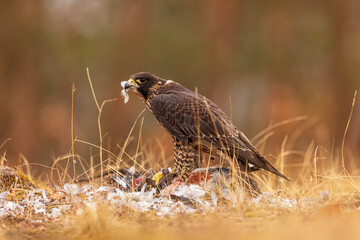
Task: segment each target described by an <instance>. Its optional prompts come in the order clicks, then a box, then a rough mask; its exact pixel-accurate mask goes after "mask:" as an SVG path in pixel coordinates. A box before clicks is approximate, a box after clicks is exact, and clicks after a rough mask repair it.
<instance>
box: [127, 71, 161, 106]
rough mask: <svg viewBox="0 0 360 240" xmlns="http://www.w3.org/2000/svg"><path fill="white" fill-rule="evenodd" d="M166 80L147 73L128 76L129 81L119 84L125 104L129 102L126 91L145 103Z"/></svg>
mask: <svg viewBox="0 0 360 240" xmlns="http://www.w3.org/2000/svg"><path fill="white" fill-rule="evenodd" d="M165 82H166V80H164V79H161V78H159V77H157V76H155V75H153V74H151V73H148V72H139V73H135V74H133V75H131V76H130V78H129V80H127V81H123V82H121V86H122V87H123V90H122V95H123V96H125V103H126V102H127V101H128V100H129V96H128V95H127V92H128V91H134V92H135V93H136V94H137V95H139V96H140V98H141V99H142V100H144V101H147V100H148V99H149V98H151V97H153V96H154V94H156V92H157V90H158V89H159V88H160V87H161V86H162V85H164V84H165Z"/></svg>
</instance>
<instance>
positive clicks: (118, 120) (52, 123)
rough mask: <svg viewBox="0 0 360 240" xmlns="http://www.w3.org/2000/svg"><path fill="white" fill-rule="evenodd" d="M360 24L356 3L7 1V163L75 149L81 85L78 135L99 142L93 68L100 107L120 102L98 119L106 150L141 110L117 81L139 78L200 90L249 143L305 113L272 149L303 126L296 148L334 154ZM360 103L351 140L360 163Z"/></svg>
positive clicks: (359, 70)
mask: <svg viewBox="0 0 360 240" xmlns="http://www.w3.org/2000/svg"><path fill="white" fill-rule="evenodd" d="M359 26H360V1H358V0H348V1H342V0H326V1H325V0H323V1H310V0H305V1H281V0H271V1H269V0H268V1H261V0H259V1H253V0H244V1H238V0H227V1H222V0H206V1H205V0H202V1H190V0H185V1H176V0H167V1H133V0H132V1H130V0H128V1H118V0H104V1H96V0H87V1H82V0H66V1H65V0H64V1H55V0H47V1H45V0H43V1H21V0H13V1H1V3H0V29H1V31H0V35H1V36H0V46H1V51H0V107H1V115H0V144H1V143H2V142H3V141H4V140H6V139H7V138H11V139H12V140H11V141H10V142H8V143H7V144H6V145H5V146H4V147H3V148H2V149H1V150H0V151H1V153H2V154H3V153H4V152H5V151H6V156H7V159H8V164H10V165H12V164H14V165H15V164H19V163H20V160H19V154H20V153H21V154H23V155H24V156H25V157H26V158H27V159H28V161H30V162H37V163H42V164H45V165H51V164H52V160H51V156H52V155H53V156H55V157H56V156H59V155H62V154H66V153H68V152H69V150H70V147H71V129H70V126H71V125H70V120H71V86H72V83H73V82H74V83H75V86H76V91H75V99H74V100H75V104H74V124H75V125H74V126H75V129H74V134H75V136H76V137H77V138H79V139H82V140H86V141H89V142H92V143H95V144H98V142H99V137H98V131H97V130H98V129H97V108H96V105H95V103H94V100H93V98H92V95H91V91H90V87H89V83H88V80H87V77H86V67H89V69H90V73H91V77H92V81H93V84H94V89H95V92H96V95H97V98H98V99H99V101H100V102H102V101H103V100H105V99H111V98H118V100H117V101H115V102H112V103H108V104H106V105H105V107H104V111H103V114H102V128H103V133H104V134H105V133H106V137H105V138H104V145H105V147H106V148H108V149H109V150H111V151H113V152H115V153H116V152H118V151H119V150H118V148H117V147H116V144H117V143H118V144H119V145H122V144H123V142H124V140H125V139H126V137H127V135H128V133H129V131H130V129H131V126H132V124H133V123H134V121H135V119H136V117H137V115H138V114H139V113H140V112H141V110H142V109H144V105H143V104H142V103H141V102H140V101H139V100H138V99H137V98H136V97H135V96H134V95H132V96H130V101H129V103H128V104H126V105H125V104H124V103H123V99H122V98H121V96H120V92H121V87H120V82H121V81H123V80H127V79H128V76H129V75H131V74H132V73H135V72H138V71H149V72H152V73H154V74H156V75H158V76H161V77H163V78H166V79H172V80H174V81H177V82H179V83H181V84H183V85H184V86H186V87H188V88H190V89H193V90H194V89H195V87H197V88H198V91H199V92H200V93H201V94H203V95H205V96H207V97H208V98H210V99H212V100H213V101H214V102H215V103H217V104H218V105H219V106H220V107H221V108H223V109H224V110H225V112H227V113H229V114H232V118H233V121H234V123H235V125H237V126H238V127H239V129H240V130H242V131H243V132H244V133H245V134H246V135H247V136H248V137H249V138H252V137H253V136H255V135H256V133H258V132H260V131H261V130H262V129H264V128H266V127H267V126H268V124H269V123H270V122H278V121H282V120H286V119H289V118H293V117H296V116H301V115H306V116H308V120H305V121H301V122H297V123H293V124H289V125H287V126H285V127H282V128H279V129H277V130H276V134H275V135H274V136H272V137H271V138H270V139H269V141H268V145H267V148H266V150H265V153H266V154H272V155H276V154H277V153H278V151H279V149H280V145H281V142H282V140H283V139H284V137H286V136H287V135H291V134H293V133H294V132H295V131H296V130H299V129H300V130H299V131H300V132H301V133H300V135H299V137H298V138H297V142H296V148H298V149H300V150H305V149H306V148H307V146H308V145H309V143H310V142H312V141H314V143H315V146H316V145H321V146H324V148H326V149H328V150H329V151H331V148H332V146H335V147H340V146H341V140H342V137H343V134H344V130H345V126H346V123H347V120H348V117H349V113H350V109H351V103H352V99H353V95H354V92H355V90H356V89H359V87H360V27H359ZM229 96H231V104H230V103H229ZM357 99H358V98H357ZM359 104H360V103H357V105H355V108H354V114H353V117H352V121H351V125H350V128H349V132H348V135H347V138H346V147H347V149H348V150H347V152H346V154H347V156H350V155H351V157H352V158H355V159H357V162H358V163H360V162H359V161H360V160H359V159H358V158H356V157H354V156H359V149H360V110H359V109H360V108H359V106H358V105H359ZM230 106H231V107H230ZM144 116H145V120H144V126H143V129H142V138H143V140H144V142H146V141H147V140H149V139H154V138H156V139H159V140H160V142H162V143H163V144H164V149H165V152H166V156H168V157H170V158H171V151H172V149H171V142H170V141H169V139H170V138H169V137H168V136H167V135H166V133H165V131H163V130H161V128H160V127H159V126H158V124H157V123H156V121H155V119H154V118H153V117H152V116H151V113H149V111H147V112H146V113H145V114H144ZM138 132H139V127H136V128H135V130H134V135H135V137H137V135H138ZM154 145H156V142H155V144H154ZM134 148H136V144H135V145H134ZM130 149H131V147H130ZM77 151H79V152H80V153H81V154H83V155H84V156H85V157H86V155H89V154H90V150H89V147H88V146H77ZM94 151H95V150H94ZM272 161H273V160H272ZM359 165H360V164H359Z"/></svg>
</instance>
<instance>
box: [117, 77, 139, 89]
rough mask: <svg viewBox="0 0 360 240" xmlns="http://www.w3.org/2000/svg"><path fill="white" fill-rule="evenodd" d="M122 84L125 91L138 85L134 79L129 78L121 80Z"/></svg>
mask: <svg viewBox="0 0 360 240" xmlns="http://www.w3.org/2000/svg"><path fill="white" fill-rule="evenodd" d="M121 86H122V87H123V88H124V90H125V91H127V90H129V89H130V88H132V87H138V85H137V84H136V82H135V81H134V79H131V78H130V79H129V80H127V81H123V82H121Z"/></svg>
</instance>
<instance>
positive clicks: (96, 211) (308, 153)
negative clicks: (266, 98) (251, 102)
mask: <svg viewBox="0 0 360 240" xmlns="http://www.w3.org/2000/svg"><path fill="white" fill-rule="evenodd" d="M89 82H90V85H91V89H92V92H93V96H94V100H95V102H96V105H97V107H98V110H99V116H98V127H99V136H100V139H99V140H100V141H99V142H100V144H99V145H94V144H89V143H86V142H85V141H81V140H79V139H73V145H72V147H71V151H70V154H69V155H68V156H66V157H61V158H58V159H55V160H54V164H53V166H52V169H56V170H55V175H56V173H57V175H58V176H59V178H58V179H57V182H58V184H59V185H62V184H64V183H65V182H68V181H71V177H68V176H70V175H71V174H70V175H69V172H70V173H71V172H72V171H74V173H75V169H71V165H72V164H71V162H74V159H77V160H78V161H79V162H80V163H81V159H80V158H79V157H78V156H77V155H76V153H75V152H74V144H75V143H86V144H88V145H90V146H92V147H95V148H97V149H99V150H100V151H99V155H98V156H99V160H100V161H99V162H100V164H99V166H100V168H101V173H102V172H103V171H104V170H103V166H104V168H106V166H105V165H106V164H107V163H106V160H104V159H103V152H104V151H105V152H106V151H107V150H106V149H104V148H103V145H102V143H103V139H102V136H103V134H102V133H101V122H100V119H101V118H100V117H101V111H102V108H103V106H104V104H105V103H107V102H108V100H107V101H104V102H103V103H102V104H101V105H100V104H99V103H98V101H97V99H96V97H95V93H94V91H93V88H92V84H91V80H90V77H89ZM74 91H75V90H74V88H73V93H74ZM355 96H356V94H355ZM355 96H354V102H353V106H352V107H354V103H355ZM352 109H353V108H352ZM351 112H352V111H351ZM301 119H302V118H301ZM350 120H351V114H350V117H349V122H348V124H347V126H346V130H345V133H344V138H343V142H342V146H338V148H337V151H335V147H334V146H331V147H330V149H331V150H325V148H324V147H321V146H316V145H315V144H314V143H310V144H309V147H308V148H307V150H305V151H303V152H299V151H297V150H289V149H286V147H285V146H286V144H287V142H286V141H287V139H290V138H291V136H290V137H289V138H285V140H284V141H283V144H282V146H281V151H280V153H279V155H278V156H277V161H276V163H275V166H276V167H277V168H278V169H279V170H280V171H281V172H285V173H286V172H287V173H291V174H290V178H291V179H292V180H293V181H291V182H279V181H278V180H276V179H275V178H274V177H273V176H271V175H269V174H263V173H260V174H259V175H257V180H258V181H259V183H260V184H261V185H262V190H263V191H269V192H271V193H272V194H274V195H278V196H280V197H283V198H287V199H295V200H296V201H297V202H298V203H299V204H296V205H294V206H276V205H275V206H274V205H272V204H271V203H270V202H268V201H261V202H260V203H257V204H256V203H254V202H252V201H251V199H250V198H245V199H243V198H242V199H240V198H239V200H238V201H237V202H236V203H235V204H231V203H229V202H226V201H224V202H221V204H219V205H218V207H216V208H215V209H212V210H211V209H207V210H206V211H198V212H197V213H192V214H184V213H177V214H174V215H168V216H164V217H160V216H158V215H157V212H156V211H149V212H140V211H137V210H134V209H130V208H128V207H120V208H119V209H117V210H116V211H114V209H113V208H111V207H109V206H108V205H107V204H106V203H104V202H100V201H99V202H98V203H97V205H96V207H95V208H91V207H84V208H83V211H82V213H81V214H71V213H70V212H69V213H67V214H64V215H63V216H62V217H61V218H60V219H56V220H54V221H49V222H39V223H37V222H36V221H34V219H31V214H30V219H29V217H25V218H24V219H18V218H7V219H2V220H1V221H2V222H1V223H0V239H52V240H56V239H84V240H92V239H94V240H95V239H109V240H111V239H157V240H159V239H206V240H207V239H259V240H260V239H327V240H331V239H360V177H358V174H359V172H360V170H359V169H357V168H356V159H357V158H355V157H353V156H352V157H351V158H347V159H345V158H346V156H345V154H344V152H345V151H344V149H345V146H344V143H345V137H346V132H347V130H348V128H349V124H350ZM295 121H296V119H295ZM289 122H293V121H289ZM284 124H287V122H286V121H285V122H284V123H281V124H273V125H270V126H269V127H268V128H267V129H265V131H263V132H262V133H261V134H260V135H259V136H258V137H259V139H258V140H257V142H258V147H259V146H260V147H261V145H265V143H266V141H267V139H268V138H269V137H271V135H272V131H273V130H274V129H275V128H276V127H279V126H282V125H284ZM133 129H134V127H133ZM133 129H132V130H133ZM132 130H131V132H132ZM131 132H130V134H129V136H130V135H131ZM72 136H73V128H72ZM128 139H129V138H128ZM128 139H127V140H126V142H125V144H124V147H123V148H120V150H121V151H120V153H119V154H117V155H115V154H113V155H114V156H119V157H118V158H119V159H121V160H122V156H123V155H124V156H125V155H127V156H128V157H129V158H130V159H131V160H134V159H136V156H139V155H142V156H147V155H149V154H148V153H146V152H144V151H146V149H145V148H142V147H141V148H140V150H139V151H142V152H140V153H139V152H138V151H137V150H136V153H134V155H133V156H130V155H129V154H128V153H126V152H125V146H126V144H127V141H128ZM139 139H140V137H139ZM293 142H295V140H293ZM139 143H140V141H139ZM1 147H2V146H1ZM1 147H0V149H1ZM137 148H139V146H137ZM150 155H151V154H150ZM292 155H300V158H301V161H295V162H293V163H292V164H293V165H291V164H286V162H287V163H290V162H291V161H289V159H290V158H291V156H292ZM4 156H5V155H4ZM348 156H351V154H348ZM285 159H286V161H285ZM1 160H2V161H1V166H2V164H3V160H4V157H3V158H2V159H1ZM63 160H67V163H66V165H65V167H64V166H63V167H61V166H60V165H59V164H58V163H59V162H61V161H63ZM345 162H346V163H347V165H348V166H350V167H347V168H345ZM133 164H135V163H133ZM137 164H138V163H137ZM141 164H142V165H144V162H143V163H141ZM146 164H148V166H149V165H150V166H152V163H146ZM25 165H26V167H27V168H28V169H29V167H28V164H25ZM89 165H90V166H88V167H86V166H85V167H84V166H83V164H82V163H81V166H82V169H83V170H84V172H85V173H86V171H88V172H90V173H89V174H91V175H93V172H94V171H93V169H94V168H95V167H96V166H94V164H93V162H91V163H90V164H89ZM130 165H131V161H130ZM294 166H295V167H294ZM116 167H119V166H118V165H117V164H116ZM289 169H292V170H291V171H290V170H289ZM284 170H285V171H284ZM51 171H53V170H51ZM64 173H67V174H64ZM89 174H88V173H86V174H85V175H86V176H87V177H89ZM85 175H84V174H82V176H85ZM50 176H53V175H50ZM73 176H74V178H75V175H73ZM74 178H72V180H73V179H74ZM47 187H48V188H50V187H49V186H47ZM323 191H326V192H327V193H328V195H326V196H325V197H324V196H321V194H322V192H323ZM301 201H305V202H306V201H308V202H311V203H310V204H309V203H308V204H300V202H301ZM75 207H76V206H75Z"/></svg>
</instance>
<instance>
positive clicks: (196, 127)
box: [121, 72, 289, 193]
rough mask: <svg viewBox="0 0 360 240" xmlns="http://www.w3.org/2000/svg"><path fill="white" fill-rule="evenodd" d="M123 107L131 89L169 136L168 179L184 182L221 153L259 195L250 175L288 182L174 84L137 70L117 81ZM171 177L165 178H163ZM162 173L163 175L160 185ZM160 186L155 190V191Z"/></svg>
mask: <svg viewBox="0 0 360 240" xmlns="http://www.w3.org/2000/svg"><path fill="white" fill-rule="evenodd" d="M121 86H122V87H123V91H122V94H123V96H124V97H125V103H126V102H127V101H128V100H129V97H128V95H127V93H128V91H130V90H131V91H133V92H134V93H135V94H136V95H137V96H139V97H140V99H141V101H142V102H143V103H145V105H146V106H147V107H148V108H149V110H150V111H151V112H152V113H153V114H154V115H155V118H156V120H157V121H158V122H159V124H160V125H161V126H162V127H163V128H164V129H165V130H166V131H167V132H168V133H170V135H171V136H172V140H173V149H174V160H175V167H174V170H173V171H172V174H173V176H177V177H178V178H179V179H181V181H186V180H187V179H188V177H189V174H190V173H191V171H192V170H194V169H195V167H196V166H200V165H201V161H202V157H201V156H203V154H204V153H205V154H206V153H208V154H209V153H210V154H211V155H212V156H219V155H222V154H224V155H225V156H227V157H228V159H229V160H230V161H232V159H233V158H235V159H236V160H237V161H236V162H237V167H238V168H239V170H240V172H241V175H244V177H242V179H244V180H243V181H244V182H245V183H246V184H244V185H245V186H248V187H247V188H248V190H249V191H250V192H257V193H261V191H260V189H259V187H258V185H257V183H256V181H255V180H254V179H253V178H252V175H251V172H253V171H257V170H266V171H269V172H271V173H273V174H275V175H277V176H279V177H282V178H284V179H286V180H289V179H288V178H287V177H286V176H284V175H283V174H281V173H280V172H279V171H278V170H277V169H276V168H275V167H274V166H272V165H271V164H270V163H269V162H268V161H267V160H266V159H265V157H264V156H262V155H261V154H260V153H259V151H258V150H257V149H256V148H255V147H254V146H253V145H252V144H251V142H250V141H249V139H248V138H247V137H246V136H245V134H243V133H242V132H241V131H239V130H238V129H237V127H236V126H235V125H234V124H233V122H232V121H231V119H230V118H229V117H228V116H227V115H226V114H225V113H224V112H223V111H222V110H221V109H220V108H219V107H218V106H217V105H216V104H215V103H213V102H212V101H211V100H209V99H208V98H206V97H204V96H202V95H200V94H198V93H195V92H193V91H191V90H189V89H187V88H185V87H184V86H182V85H180V84H179V83H177V82H174V81H171V80H166V79H163V78H160V77H157V76H155V75H153V74H151V73H148V72H139V73H135V74H133V75H131V76H130V78H129V80H128V81H124V82H122V83H121ZM168 175H170V174H168ZM165 179H168V177H167V175H165V176H164V177H162V178H161V179H160V181H159V184H158V185H161V184H162V183H164V182H167V181H164V180H165ZM158 187H159V186H157V188H158Z"/></svg>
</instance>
